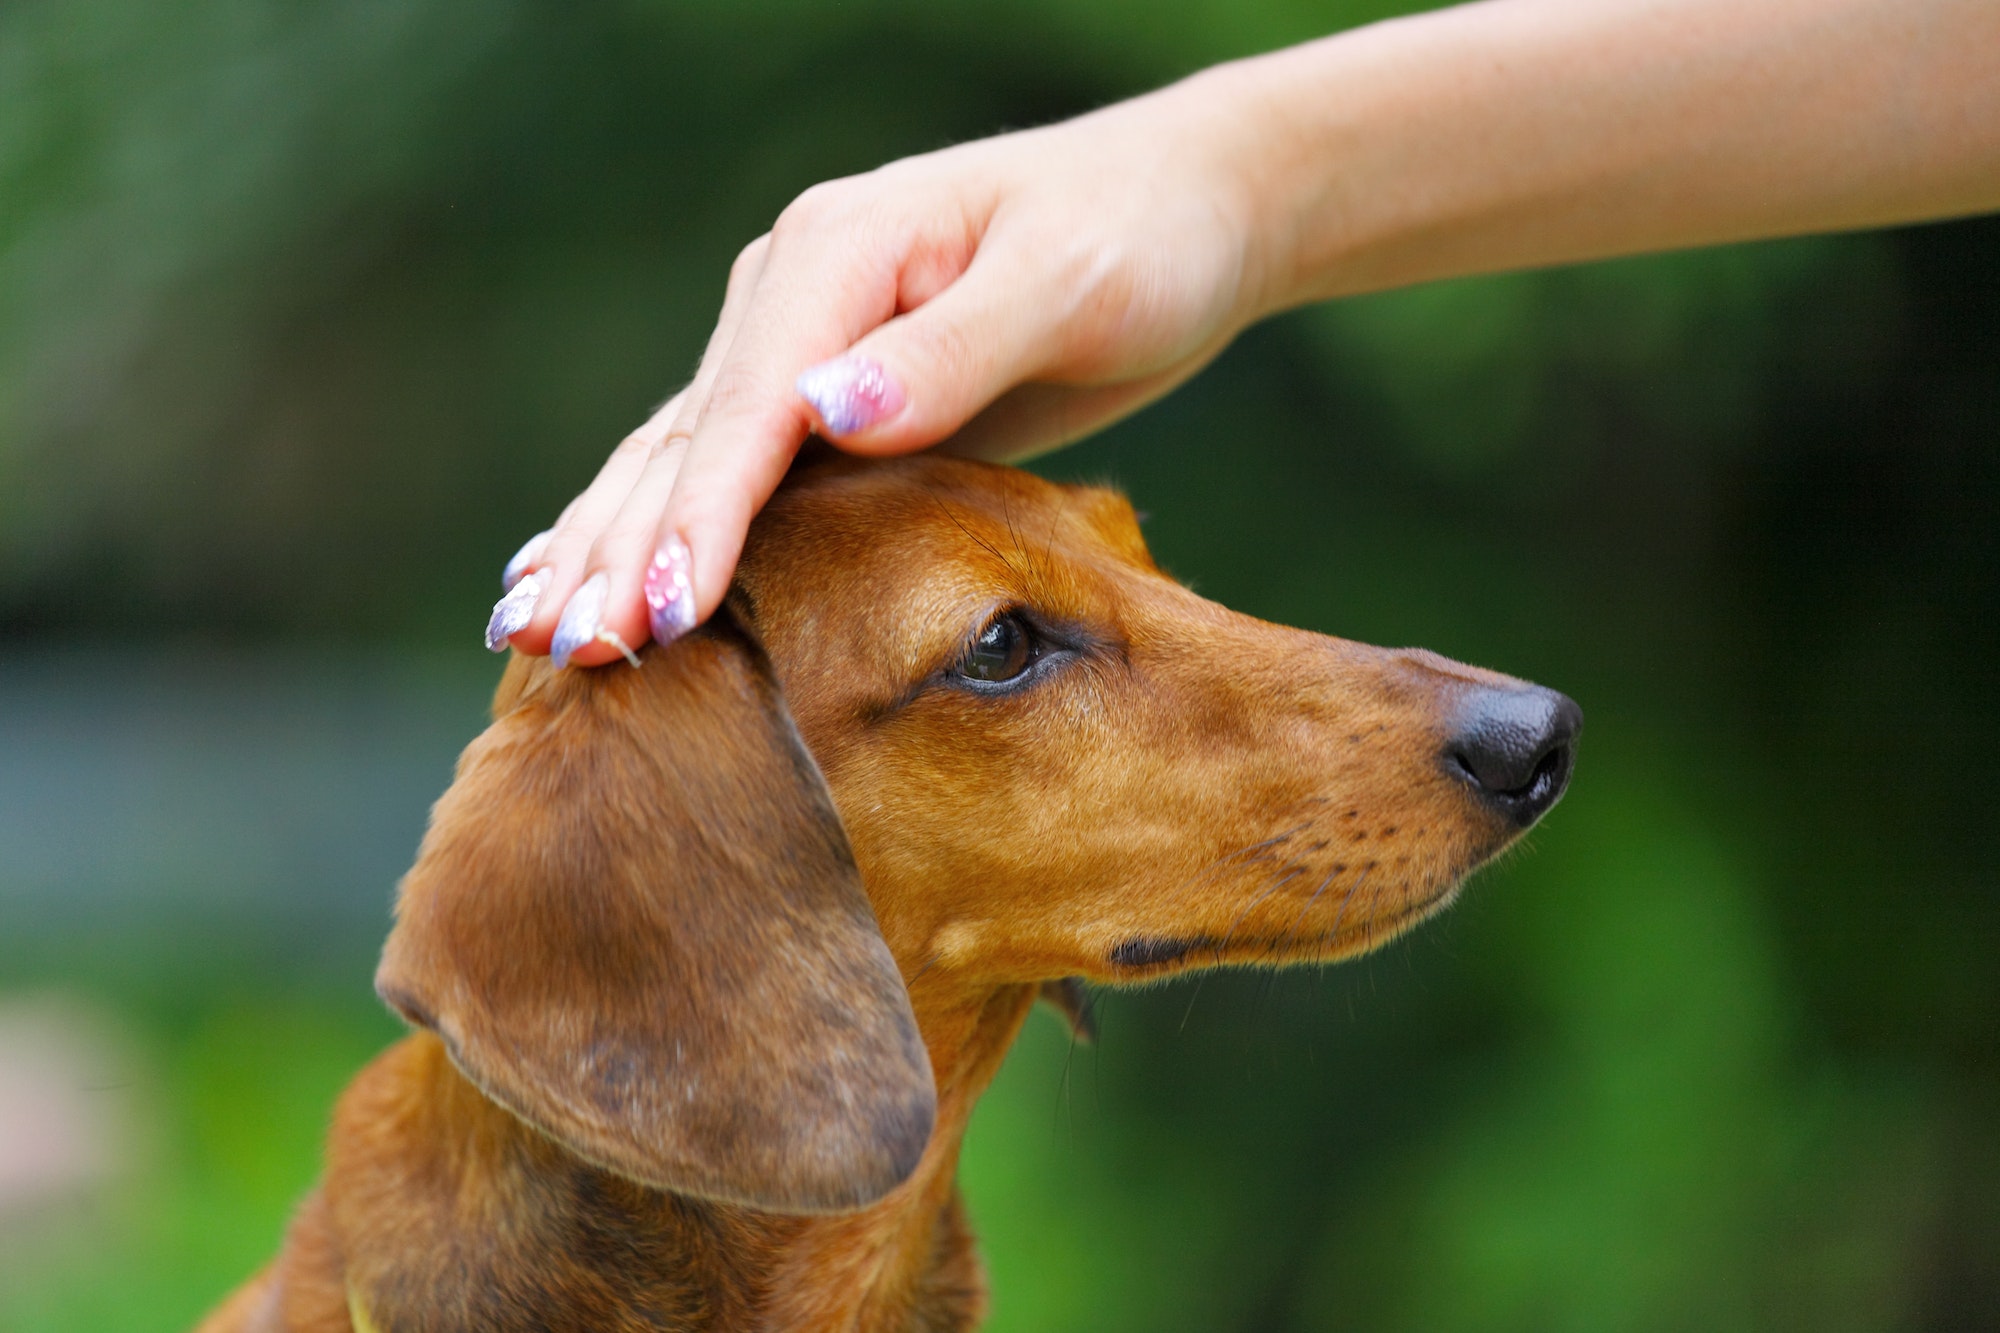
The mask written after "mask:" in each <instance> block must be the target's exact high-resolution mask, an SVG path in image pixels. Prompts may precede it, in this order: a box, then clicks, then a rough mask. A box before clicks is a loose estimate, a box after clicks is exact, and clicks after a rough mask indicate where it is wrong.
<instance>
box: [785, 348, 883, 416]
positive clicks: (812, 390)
mask: <svg viewBox="0 0 2000 1333" xmlns="http://www.w3.org/2000/svg"><path fill="white" fill-rule="evenodd" d="M792 387H793V388H795V389H797V390H798V391H799V397H801V398H803V399H805V400H806V401H807V402H809V403H811V404H812V407H813V411H815V412H817V413H819V419H820V421H821V422H822V423H823V424H824V425H825V426H826V429H827V433H828V434H831V435H852V434H853V433H854V432H855V431H858V430H866V429H867V428H868V427H870V426H872V425H874V424H875V423H876V422H878V421H887V420H888V419H889V418H890V417H893V416H895V415H896V414H897V413H898V412H900V411H902V410H903V386H902V385H900V384H898V383H896V381H895V380H893V379H891V378H889V372H888V371H886V370H884V369H882V365H881V363H880V362H879V361H872V360H870V359H869V358H867V357H865V356H841V357H835V358H834V359H833V360H831V361H822V362H821V363H820V364H819V365H816V366H814V367H812V368H811V369H809V370H807V371H806V372H805V373H804V374H802V375H800V376H799V377H798V379H797V380H796V381H794V383H793V385H792Z"/></svg>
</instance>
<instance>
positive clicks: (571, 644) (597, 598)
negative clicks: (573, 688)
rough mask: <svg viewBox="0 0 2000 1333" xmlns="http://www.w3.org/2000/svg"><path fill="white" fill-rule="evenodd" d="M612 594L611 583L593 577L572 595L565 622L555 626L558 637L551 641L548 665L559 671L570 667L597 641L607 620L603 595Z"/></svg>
mask: <svg viewBox="0 0 2000 1333" xmlns="http://www.w3.org/2000/svg"><path fill="white" fill-rule="evenodd" d="M610 591H611V579H610V577H609V576H608V575H605V574H592V575H591V576H590V577H589V578H588V579H586V580H584V584H583V586H582V587H581V588H578V589H577V590H576V591H575V592H573V593H571V594H570V595H569V605H567V606H565V607H563V613H562V619H561V620H559V621H557V622H556V636H555V638H553V639H551V640H549V661H551V662H553V663H555V664H556V665H557V666H558V667H566V666H568V665H569V655H570V654H571V653H573V652H575V651H576V650H577V649H579V648H581V647H583V645H585V644H586V643H589V642H591V641H592V640H593V639H595V638H596V637H597V631H598V630H599V629H600V628H601V626H600V625H599V623H598V622H599V621H601V620H602V619H603V618H604V595H605V594H606V593H608V592H610Z"/></svg>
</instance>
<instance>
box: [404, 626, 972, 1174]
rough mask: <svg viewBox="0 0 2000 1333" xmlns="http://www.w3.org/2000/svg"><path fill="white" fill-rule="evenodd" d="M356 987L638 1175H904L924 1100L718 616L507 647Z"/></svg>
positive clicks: (925, 1089) (779, 729)
mask: <svg viewBox="0 0 2000 1333" xmlns="http://www.w3.org/2000/svg"><path fill="white" fill-rule="evenodd" d="M495 710H496V714H497V716H496V720H495V721H494V723H493V725H492V726H491V727H489V728H488V729H487V731H486V732H485V734H484V735H482V736H480V737H479V739H477V740H476V741H474V742H473V743H472V744H471V746H469V747H468V748H467V749H466V751H465V754H464V755H463V757H461V758H460V760H459V764H458V775H457V778H456V780H455V781H454V782H453V783H452V786H451V789H450V790H449V791H447V792H446V793H445V794H444V796H443V798H442V799H440V800H439V801H438V803H437V807H436V809H435V810H434V811H433V812H432V815H431V826H430V830H429V832H428V833H427V834H426V835H425V837H424V842H423V847H422V849H421V850H420V851H419V852H418V854H417V863H416V866H415V868H414V869H412V870H411V871H410V873H409V874H408V875H407V876H406V877H405V878H404V880H403V886H402V893H401V897H400V900H399V901H398V903H397V908H396V927H395V929H394V931H393V932H391V934H390V936H389V943H388V946H387V947H386V948H385V949H384V951H383V955H382V965H381V968H380V970H379V971H378V972H377V974H376V983H375V984H376V990H377V991H378V992H379V993H380V994H381V996H382V998H383V999H385V1000H386V1001H388V1003H389V1004H391V1005H392V1006H394V1007H395V1008H396V1009H397V1010H398V1011H400V1012H401V1013H402V1014H403V1016H404V1017H406V1018H408V1019H409V1020H410V1021H411V1022H413V1023H417V1024H421V1025H422V1026H424V1027H427V1028H430V1029H432V1030H433V1031H435V1032H436V1033H437V1034H438V1036H440V1037H442V1038H443V1039H444V1043H445V1045H446V1047H447V1048H448V1049H449V1050H450V1052H451V1057H452V1059H453V1061H454V1062H455V1063H456V1064H457V1065H458V1067H459V1069H460V1070H462V1071H463V1072H464V1073H465V1075H466V1077H468V1078H469V1079H471V1080H472V1082H473V1083H475V1084H477V1085H478V1087H479V1088H480V1090H481V1091H483V1092H484V1093H485V1094H486V1095H487V1096H489V1097H491V1098H492V1099H493V1100H494V1101H496V1102H498V1103H500V1104H501V1105H502V1106H505V1107H506V1108H507V1109H509V1110H510V1111H513V1112H514V1113H515V1114H516V1115H518V1116H520V1117H521V1118H522V1119H524V1120H526V1121H527V1122H528V1123H529V1124H531V1125H533V1126H535V1127H536V1128H537V1129H540V1130H541V1131H543V1132H544V1133H546V1134H548V1135H550V1136H551V1137H553V1138H555V1139H556V1140H558V1141H560V1142H561V1143H563V1144H564V1145H566V1146H567V1147H569V1148H571V1149H572V1150H574V1151H575V1152H577V1153H578V1154H579V1155H581V1156H583V1157H585V1158H587V1159H589V1160H591V1161H593V1162H596V1163H598V1164H600V1165H602V1166H604V1167H607V1168H609V1169H611V1170H613V1171H615V1172H617V1173H619V1174H620V1175H624V1176H627V1177H630V1178H631V1179H633V1180H637V1181H640V1182H642V1183H644V1184H646V1185H651V1186H654V1187H656V1188H659V1189H666V1190H674V1191H679V1192H685V1193H692V1194H700V1195H705V1196H707V1197H710V1198H714V1199H721V1200H726V1201H729V1202H732V1203H740V1204H747V1205H750V1206H752V1207H757V1208H767V1209H774V1210H780V1211H790V1212H821V1211H833V1210H839V1209H847V1208H855V1207H859V1206H861V1205H864V1204H867V1203H871V1202H873V1201H874V1200H876V1199H878V1198H880V1197H881V1196H882V1195H883V1194H885V1193H887V1192H888V1191H889V1190H891V1189H893V1188H894V1187H895V1186H896V1185H898V1184H900V1183H901V1182H902V1181H903V1180H904V1179H905V1178H906V1177H907V1176H908V1175H909V1174H910V1172H911V1171H912V1170H913V1169H915V1167H916V1164H917V1161H918V1159H919V1158H920V1157H921V1156H922V1155H923V1151H924V1147H925V1145H926V1144H927V1143H928V1142H929V1140H930V1133H931V1125H932V1122H933V1120H934V1118H935V1116H936V1109H937V1094H936V1090H935V1088H934V1086H933V1083H932V1078H931V1068H930V1060H929V1057H928V1056H927V1055H926V1053H925V1050H924V1046H923V1042H922V1040H921V1039H920V1038H919V1036H918V1034H917V1025H916V1018H915V1016H914V1015H913V1014H912V1013H911V1011H910V1001H909V996H908V994H907V993H906V992H905V990H904V988H903V982H902V979H901V977H900V976H899V975H898V973H897V970H896V964H895V961H894V959H892V958H891V957H890V954H889V948H888V946H887V945H886V944H885V943H884V942H883V940H882V935H881V932H880V931H879V930H878V929H877V927H876V924H875V917H874V913H873V911H872V910H871V909H870V907H869V904H868V898H867V895H866V894H865V893H864V892H863V890H862V887H861V880H860V877H859V875H858V874H857V873H856V871H855V868H854V856H853V852H852V850H851V849H850V848H849V846H848V842H847V835H846V833H845V831H844V830H843V829H842V828H841V824H840V817H839V815H838V814H837V813H836V812H835V810H834V807H833V801H832V798H831V796H830V795H829V793H828V792H827V788H826V782H825V780H824V779H823V778H822V777H821V776H820V772H819V769H818V766H817V765H815V764H814V763H813V760H812V756H811V755H810V754H808V753H807V752H806V749H805V746H804V745H803V744H802V743H801V741H800V740H799V736H798V732H797V731H796V729H795V728H794V727H793V725H792V720H791V715H790V714H789V713H788V712H787V711H786V709H785V705H784V700H783V698H782V697H781V696H780V694H779V690H778V686H777V682H776V679H775V678H774V676H773V675H772V672H771V667H770V663H769V662H768V661H767V660H766V658H765V656H764V653H763V650H762V649H761V648H760V647H759V646H758V645H757V643H756V642H755V641H754V640H753V639H752V638H751V637H750V635H749V634H748V633H747V632H746V631H744V630H743V629H742V628H741V627H740V626H739V625H738V624H737V623H736V622H735V621H734V620H733V619H732V618H731V616H730V615H729V613H728V612H727V611H724V612H721V613H719V614H718V615H717V616H716V618H715V620H714V621H713V622H712V623H711V624H710V625H709V626H707V627H705V628H704V629H702V630H701V631H699V632H697V633H694V634H690V635H688V636H686V637H685V638H684V639H682V640H681V641H680V642H678V643H676V644H675V645H674V646H673V647H672V648H671V649H665V650H663V649H659V648H653V649H649V650H648V651H647V653H646V655H645V657H644V659H643V664H642V666H641V667H640V668H639V669H638V670H631V669H628V668H625V667H622V666H618V667H608V668H605V669H603V670H597V671H566V672H556V671H553V670H551V669H550V668H549V667H548V666H547V665H546V664H545V663H542V662H540V661H538V660H535V661H531V660H528V659H517V660H516V661H515V663H514V664H513V667H512V668H511V670H510V672H509V674H508V677H507V679H506V681H505V682H503V684H502V686H501V691H500V695H499V697H498V698H497V699H496V701H495Z"/></svg>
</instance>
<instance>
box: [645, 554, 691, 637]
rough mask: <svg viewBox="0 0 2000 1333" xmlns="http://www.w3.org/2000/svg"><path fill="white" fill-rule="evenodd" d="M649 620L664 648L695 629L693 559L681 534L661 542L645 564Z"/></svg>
mask: <svg viewBox="0 0 2000 1333" xmlns="http://www.w3.org/2000/svg"><path fill="white" fill-rule="evenodd" d="M646 619H647V620H648V621H649V622H651V624H652V626H653V642H654V643H657V644H659V645H660V646H662V647H665V646H666V645H667V644H670V643H672V642H673V641H674V640H675V639H678V638H679V637H680V636H681V635H683V634H685V633H687V632H688V631H689V630H691V629H693V628H694V560H693V557H692V556H690V555H689V554H688V548H687V543H686V542H684V541H682V540H681V539H680V538H679V537H669V538H667V540H666V541H665V542H663V543H661V545H660V549H659V550H657V551H655V552H654V553H653V563H652V564H650V565H648V566H646Z"/></svg>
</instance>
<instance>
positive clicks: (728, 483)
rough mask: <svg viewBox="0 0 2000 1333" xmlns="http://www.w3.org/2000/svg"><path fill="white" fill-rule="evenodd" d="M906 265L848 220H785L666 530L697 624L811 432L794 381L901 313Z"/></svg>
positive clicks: (696, 439) (715, 381) (711, 397)
mask: <svg viewBox="0 0 2000 1333" xmlns="http://www.w3.org/2000/svg"><path fill="white" fill-rule="evenodd" d="M788 216H789V215H788ZM898 262H899V261H898V256H897V254H896V253H895V251H894V250H893V249H891V248H888V247H886V246H884V245H883V243H881V242H880V241H874V240H871V239H869V238H866V237H862V236H859V235H857V234H856V233H855V231H854V229H853V227H852V226H833V225H828V226H825V227H823V228H814V227H801V226H798V225H792V224H788V222H787V220H786V219H780V226H779V228H778V229H777V230H776V231H774V233H773V236H772V239H771V242H770V248H769V251H768V253H767V254H766V256H765V258H764V264H763V268H762V270H761V271H760V273H759V274H758V277H757V281H756V283H755V285H754V289H753V290H752V291H751V292H750V293H749V296H748V299H747V303H746V304H745V306H744V309H743V314H742V322H741V326H740V327H739V328H738V329H737V331H736V335H735V337H734V338H733V339H732V340H731V342H730V344H729V346H728V348H727V350H726V351H725V352H724V353H723V354H722V355H721V356H720V357H719V358H718V359H717V361H716V362H715V364H714V366H713V369H712V374H711V376H710V378H709V380H708V385H707V396H706V398H705V400H704V401H703V402H702V404H701V405H700V407H699V409H698V416H697V419H696V421H695V423H694V430H693V439H692V442H691V443H690V445H689V447H688V452H687V456H686V458H685V459H684V460H683V461H682V463H681V468H680V473H679V476H678V478H677V480H676V482H675V485H674V489H673V494H672V496H671V497H670V498H669V499H668V501H667V512H666V518H665V521H664V522H663V524H662V525H661V527H660V530H659V534H658V535H659V538H660V541H661V544H662V547H663V548H664V547H665V545H666V544H668V543H671V542H679V543H681V544H682V545H683V546H684V547H685V548H686V549H687V551H688V552H689V554H690V559H691V563H692V569H691V570H685V569H684V570H682V571H681V573H682V574H683V575H684V576H685V577H687V578H688V579H689V580H690V587H691V590H692V593H693V597H694V605H695V609H696V615H695V617H694V619H695V620H701V619H705V618H707V616H709V615H710V614H711V613H713V612H714V610H715V608H716V607H717V606H718V605H720V604H721V602H722V598H723V595H724V593H726V592H727V591H728V588H729V578H730V575H731V573H732V572H733V571H734V569H735V567H736V559H737V557H738V556H739V555H740V554H741V553H742V549H743V539H744V535H745V534H746V533H747V532H748V530H749V526H750V518H751V516H752V515H753V514H755V513H756V512H757V510H758V509H759V508H760V507H762V505H763V503H764V501H765V500H767V499H769V498H770V495H771V492H772V491H774V490H775V489H777V485H778V482H779V480H780V479H781V478H783V476H784V474H785V469H786V468H787V467H788V466H789V465H790V463H791V460H792V456H793V455H794V454H795V453H797V452H798V448H799V445H800V444H801V443H802V442H803V441H804V440H805V437H806V434H807V432H808V431H809V430H810V429H811V416H810V410H809V409H808V407H807V405H806V403H805V400H804V399H802V398H801V397H800V396H799V394H798V391H797V389H796V388H795V387H794V384H793V381H794V380H796V378H797V377H798V373H799V371H800V370H801V369H802V368H804V367H805V366H808V365H811V364H813V363H814V362H816V361H822V360H825V359H826V358H827V357H829V356H831V355H833V354H834V353H836V352H839V351H841V350H843V349H845V348H846V347H848V346H849V345H851V344H852V343H853V341H854V339H855V338H856V337H857V336H858V335H859V334H860V333H862V332H863V331H865V330H867V329H869V328H872V327H874V326H875V325H876V324H879V323H881V322H882V321H883V320H885V319H887V318H889V317H890V316H891V315H893V314H894V313H895V310H896V295H897V273H898Z"/></svg>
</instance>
